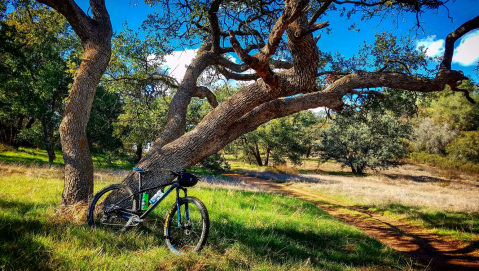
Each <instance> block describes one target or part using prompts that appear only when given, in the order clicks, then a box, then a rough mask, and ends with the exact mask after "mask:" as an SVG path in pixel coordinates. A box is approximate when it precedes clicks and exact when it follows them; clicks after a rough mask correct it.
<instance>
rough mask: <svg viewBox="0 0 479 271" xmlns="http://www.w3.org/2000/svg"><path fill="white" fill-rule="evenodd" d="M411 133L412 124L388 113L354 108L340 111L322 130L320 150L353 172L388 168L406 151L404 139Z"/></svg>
mask: <svg viewBox="0 0 479 271" xmlns="http://www.w3.org/2000/svg"><path fill="white" fill-rule="evenodd" d="M410 133H411V125H410V124H409V123H407V122H404V121H402V120H401V119H396V118H394V117H393V116H391V115H389V114H387V113H385V112H382V111H379V112H378V111H373V110H370V111H368V112H367V113H365V114H364V113H363V112H360V111H356V110H351V111H347V112H344V113H341V114H337V116H336V118H335V119H334V121H333V122H332V123H331V125H330V126H329V128H327V129H323V130H321V132H320V140H321V144H320V146H319V147H318V148H317V150H318V151H319V152H320V154H321V159H322V160H324V161H327V160H332V159H333V160H336V161H337V162H340V163H342V164H343V166H349V167H351V169H352V171H353V172H354V173H363V172H364V169H366V168H370V169H372V170H377V169H378V168H381V169H386V168H388V167H389V166H396V165H397V164H398V162H397V161H396V160H395V159H397V158H400V157H402V156H404V155H405V154H406V148H405V144H403V142H402V139H407V138H409V136H410Z"/></svg>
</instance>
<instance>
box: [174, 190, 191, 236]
mask: <svg viewBox="0 0 479 271" xmlns="http://www.w3.org/2000/svg"><path fill="white" fill-rule="evenodd" d="M181 189H182V190H183V192H184V193H185V197H186V196H187V194H186V188H184V187H182V188H181ZM176 209H177V210H178V228H181V209H180V188H179V187H177V188H176ZM185 214H186V224H188V223H189V222H190V211H189V210H188V203H185Z"/></svg>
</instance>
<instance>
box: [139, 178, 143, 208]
mask: <svg viewBox="0 0 479 271" xmlns="http://www.w3.org/2000/svg"><path fill="white" fill-rule="evenodd" d="M142 173H143V172H141V171H138V174H139V175H140V176H139V178H138V192H140V191H141V189H142V187H141V186H142V184H141V175H142ZM141 200H142V195H141V194H139V193H138V203H139V204H140V205H139V206H140V207H138V208H141Z"/></svg>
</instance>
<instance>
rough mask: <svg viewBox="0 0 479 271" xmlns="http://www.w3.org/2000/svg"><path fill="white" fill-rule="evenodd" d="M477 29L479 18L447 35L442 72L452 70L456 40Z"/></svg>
mask: <svg viewBox="0 0 479 271" xmlns="http://www.w3.org/2000/svg"><path fill="white" fill-rule="evenodd" d="M476 28H479V16H477V17H476V18H474V19H472V20H469V21H467V22H465V23H464V24H462V25H461V26H460V27H458V28H457V29H456V30H455V31H453V32H452V33H450V34H449V35H447V38H446V44H445V47H446V50H445V52H444V58H443V60H442V62H441V67H440V69H441V70H443V69H446V70H450V69H451V62H452V57H453V54H454V43H455V42H456V40H458V39H459V38H461V37H462V36H464V35H465V34H466V33H468V32H469V31H471V30H473V29H476Z"/></svg>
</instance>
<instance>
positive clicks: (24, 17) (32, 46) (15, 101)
mask: <svg viewBox="0 0 479 271" xmlns="http://www.w3.org/2000/svg"><path fill="white" fill-rule="evenodd" d="M5 22H6V24H8V25H9V27H11V28H12V29H15V36H14V39H15V42H16V43H17V44H19V45H20V46H19V47H18V48H19V49H21V52H17V55H15V54H13V55H12V54H11V53H10V55H9V53H7V52H6V53H5V54H2V58H4V60H5V62H4V63H5V65H6V66H7V67H8V69H5V70H3V71H4V73H3V74H4V76H5V77H4V80H2V83H3V85H2V87H1V89H0V91H1V92H2V97H3V104H4V107H3V110H2V113H3V118H2V123H3V124H2V125H1V127H2V130H3V131H5V130H7V129H8V128H7V129H5V128H6V127H8V126H10V131H11V133H10V136H3V138H5V140H4V143H7V144H8V143H10V144H12V145H13V146H14V147H18V145H19V144H20V140H21V139H17V138H16V137H17V136H20V137H21V138H28V137H31V135H28V134H29V133H30V132H29V129H30V128H31V127H32V125H34V122H35V121H36V122H37V124H36V125H39V126H40V127H41V130H42V137H43V142H44V145H45V148H46V150H47V153H48V157H49V161H50V162H52V161H53V159H55V153H54V145H55V142H54V137H53V133H54V131H55V130H57V128H58V125H59V123H60V121H61V112H62V109H63V108H62V102H63V99H64V98H65V97H66V95H67V93H68V85H69V84H70V83H71V82H72V78H71V76H70V74H69V73H68V72H67V71H66V70H67V61H68V58H69V57H70V52H71V51H72V49H74V48H75V46H76V44H77V43H76V40H75V38H74V37H73V33H72V31H71V30H70V29H69V28H68V24H67V22H66V21H65V19H64V18H63V16H61V15H60V14H58V13H57V12H55V11H53V10H51V9H48V8H46V7H44V6H40V5H39V4H31V3H28V4H26V5H24V6H20V7H18V8H17V10H16V11H14V12H11V13H10V14H8V15H7V16H6V21H5ZM6 29H8V27H7V28H6ZM7 44H8V43H7ZM8 107H9V108H10V109H8ZM12 123H14V126H12ZM2 134H3V135H5V133H2ZM7 134H8V133H7ZM30 134H31V133H30ZM8 141H10V142H8Z"/></svg>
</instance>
